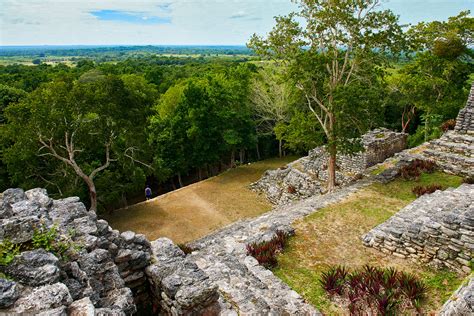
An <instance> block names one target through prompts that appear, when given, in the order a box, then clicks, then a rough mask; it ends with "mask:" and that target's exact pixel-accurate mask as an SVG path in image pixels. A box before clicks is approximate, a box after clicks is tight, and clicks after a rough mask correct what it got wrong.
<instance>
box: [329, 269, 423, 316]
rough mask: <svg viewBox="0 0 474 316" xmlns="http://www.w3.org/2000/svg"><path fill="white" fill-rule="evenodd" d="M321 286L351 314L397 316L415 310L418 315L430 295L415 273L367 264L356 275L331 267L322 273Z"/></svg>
mask: <svg viewBox="0 0 474 316" xmlns="http://www.w3.org/2000/svg"><path fill="white" fill-rule="evenodd" d="M320 283H321V285H322V287H323V288H324V290H325V291H326V292H327V293H328V295H329V296H330V297H331V298H333V299H334V298H337V300H338V301H339V302H341V303H342V305H344V306H347V308H348V310H349V313H350V314H351V315H396V314H399V313H403V312H405V311H407V310H413V309H414V310H416V312H417V313H419V312H420V310H419V309H420V303H421V302H422V301H423V300H424V299H425V298H426V293H427V287H426V286H425V285H424V284H423V283H422V282H421V281H420V280H419V279H418V278H417V277H415V276H414V275H412V274H408V273H405V272H399V271H397V270H396V269H394V268H387V269H382V268H377V267H372V266H368V265H367V266H365V267H364V268H362V269H359V270H356V271H353V272H349V271H348V270H347V269H346V268H345V267H342V266H336V267H332V268H330V269H329V270H328V271H326V272H324V273H323V274H322V276H321V280H320Z"/></svg>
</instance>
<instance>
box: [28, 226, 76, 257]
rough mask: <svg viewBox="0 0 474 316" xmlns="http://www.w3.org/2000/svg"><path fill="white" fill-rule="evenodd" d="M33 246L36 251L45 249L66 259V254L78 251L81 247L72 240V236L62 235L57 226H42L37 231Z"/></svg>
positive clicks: (34, 235) (34, 234)
mask: <svg viewBox="0 0 474 316" xmlns="http://www.w3.org/2000/svg"><path fill="white" fill-rule="evenodd" d="M32 245H33V248H34V249H39V248H43V249H44V250H46V251H48V252H52V253H54V254H55V255H56V256H58V257H59V258H64V259H65V258H66V256H65V253H66V252H67V251H68V250H74V251H77V250H78V249H79V248H80V247H79V245H77V244H75V243H74V242H73V241H72V240H71V236H69V235H61V234H60V233H59V230H58V226H57V225H53V226H51V227H50V228H48V227H46V226H41V227H39V228H37V229H35V231H34V233H33V238H32Z"/></svg>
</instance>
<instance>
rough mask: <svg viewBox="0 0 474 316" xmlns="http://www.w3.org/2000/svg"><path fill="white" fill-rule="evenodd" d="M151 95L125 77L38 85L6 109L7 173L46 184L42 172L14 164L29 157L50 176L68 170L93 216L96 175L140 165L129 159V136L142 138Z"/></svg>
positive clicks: (136, 81) (132, 152)
mask: <svg viewBox="0 0 474 316" xmlns="http://www.w3.org/2000/svg"><path fill="white" fill-rule="evenodd" d="M153 95H154V91H153V88H152V87H148V86H146V85H144V81H141V84H140V80H139V78H130V77H124V78H123V79H122V78H119V77H116V76H94V79H93V80H92V79H91V80H89V79H88V80H77V81H72V80H68V81H54V82H52V83H49V84H46V85H44V86H42V87H41V88H40V89H37V90H35V91H34V92H32V93H31V94H30V95H29V96H28V97H27V98H26V99H24V100H23V101H22V102H21V103H20V104H18V105H15V106H13V107H8V108H7V110H6V117H7V120H8V123H7V125H6V128H7V132H8V134H9V137H11V139H12V140H13V142H14V143H13V145H12V146H11V147H9V148H7V149H6V150H5V151H6V161H7V163H8V164H9V168H12V169H14V168H15V167H17V168H16V171H17V173H23V174H22V176H23V177H26V178H28V177H41V178H42V179H43V180H44V181H46V182H51V180H48V179H47V178H48V176H49V175H50V174H48V173H46V172H44V173H43V172H42V169H39V168H38V169H35V170H29V171H30V172H31V173H30V174H26V171H23V170H19V169H18V167H19V165H18V161H22V162H23V163H24V162H25V161H23V159H22V157H23V158H24V159H30V158H31V156H28V155H27V156H25V153H31V154H35V155H37V156H39V157H42V158H43V159H42V160H41V161H39V162H38V163H40V164H42V165H43V166H44V168H45V170H47V171H48V172H51V173H52V174H53V175H55V176H56V177H57V173H56V171H57V170H58V169H63V170H64V171H65V173H64V174H65V175H70V174H71V171H72V172H73V174H75V176H76V177H79V178H80V179H82V181H83V182H84V183H85V184H86V185H87V189H88V193H89V197H90V209H91V210H94V211H96V210H97V190H96V184H95V178H96V177H97V176H99V174H101V173H102V172H103V171H104V170H106V169H108V168H109V167H110V166H111V164H112V163H114V162H116V161H121V160H122V159H128V160H133V161H136V162H140V163H141V164H145V163H143V162H141V161H140V160H139V159H137V157H136V156H135V155H136V154H137V150H136V148H138V146H139V145H136V146H135V144H136V140H137V139H136V138H134V137H136V136H137V135H140V134H142V135H143V132H144V128H145V124H144V123H145V121H146V119H145V117H146V114H147V104H146V102H150V100H151V99H153ZM144 100H148V101H146V102H145V101H144ZM148 107H149V105H148ZM145 165H146V164H145ZM33 172H34V173H33Z"/></svg>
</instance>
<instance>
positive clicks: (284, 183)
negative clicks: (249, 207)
mask: <svg viewBox="0 0 474 316" xmlns="http://www.w3.org/2000/svg"><path fill="white" fill-rule="evenodd" d="M362 144H363V147H364V150H363V151H362V152H360V153H357V154H355V155H339V156H338V157H337V170H336V181H337V183H338V185H341V186H344V185H347V184H349V183H351V182H353V181H356V180H358V179H360V178H361V177H362V176H363V173H364V172H365V171H366V169H367V168H368V167H371V166H374V165H376V164H377V163H380V162H383V161H384V160H385V159H387V158H389V157H391V156H393V155H394V154H395V153H398V152H400V151H402V150H403V149H405V148H406V144H407V134H404V133H396V132H393V131H390V130H388V129H376V130H373V131H371V132H369V133H367V134H365V135H363V136H362ZM327 162H328V153H327V151H326V150H325V148H324V147H317V148H315V149H313V150H311V151H310V152H309V154H308V156H306V157H303V158H300V159H298V160H296V161H294V162H292V163H290V164H288V165H286V166H285V167H283V168H280V169H277V170H268V171H266V172H265V173H264V175H263V176H262V178H261V179H260V180H258V181H257V182H255V183H253V184H252V185H251V189H252V190H255V191H259V192H264V193H265V194H266V196H267V198H268V200H269V201H270V202H271V203H273V204H278V205H282V204H287V203H289V202H291V201H294V200H299V199H304V198H308V197H311V196H314V195H319V194H322V193H323V192H324V190H325V187H326V181H327V177H328V175H327Z"/></svg>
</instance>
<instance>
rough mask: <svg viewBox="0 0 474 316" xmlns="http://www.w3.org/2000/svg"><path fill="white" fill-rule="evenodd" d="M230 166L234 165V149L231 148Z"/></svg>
mask: <svg viewBox="0 0 474 316" xmlns="http://www.w3.org/2000/svg"><path fill="white" fill-rule="evenodd" d="M230 167H231V168H233V167H235V150H234V149H232V153H231V154H230Z"/></svg>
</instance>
